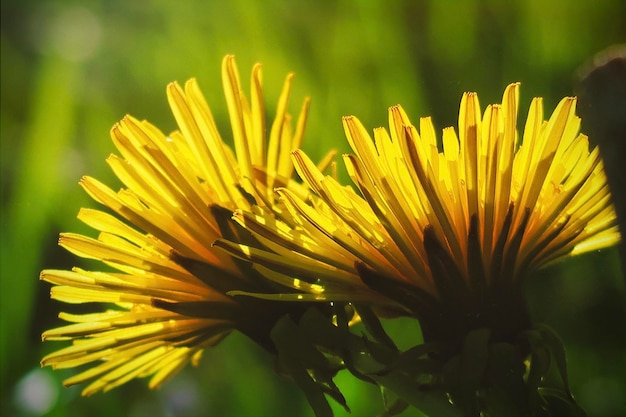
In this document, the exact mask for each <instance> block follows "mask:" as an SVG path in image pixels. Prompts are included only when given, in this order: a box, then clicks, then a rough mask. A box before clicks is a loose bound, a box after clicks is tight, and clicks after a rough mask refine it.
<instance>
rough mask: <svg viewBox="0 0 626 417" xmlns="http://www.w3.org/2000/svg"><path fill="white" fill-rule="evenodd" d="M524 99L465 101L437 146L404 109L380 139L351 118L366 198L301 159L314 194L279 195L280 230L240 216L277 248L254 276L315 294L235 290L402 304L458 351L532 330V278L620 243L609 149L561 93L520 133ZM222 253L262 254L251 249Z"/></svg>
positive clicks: (513, 92)
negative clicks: (598, 143) (468, 343)
mask: <svg viewBox="0 0 626 417" xmlns="http://www.w3.org/2000/svg"><path fill="white" fill-rule="evenodd" d="M518 102H519V84H511V85H509V86H508V87H507V88H506V90H505V92H504V95H503V99H502V103H501V104H495V105H490V106H488V107H487V108H486V110H485V111H484V113H482V114H481V109H480V105H479V102H478V96H477V95H476V94H475V93H466V94H464V95H463V98H462V100H461V105H460V111H459V126H458V135H457V132H455V130H454V128H446V129H444V130H443V136H442V138H441V141H440V142H438V140H437V136H436V134H435V128H434V126H433V123H432V121H431V119H430V118H422V119H420V121H419V128H418V127H417V126H414V125H413V124H412V123H411V121H410V120H409V118H408V116H407V114H406V113H405V112H404V110H403V109H402V107H400V106H395V107H392V108H390V109H389V129H388V130H387V129H385V128H378V129H375V130H374V135H373V138H372V137H371V136H370V135H369V134H368V132H367V130H366V129H365V128H364V127H363V125H362V124H361V123H360V122H359V120H358V119H357V118H356V117H345V118H344V119H343V127H344V131H345V135H346V137H347V139H348V142H349V144H350V146H351V147H352V150H353V152H354V153H353V154H348V155H344V156H343V160H344V162H345V165H346V168H347V172H348V174H349V176H350V178H351V179H352V181H353V182H354V184H356V186H357V188H358V192H356V191H355V190H354V189H353V188H352V187H350V186H343V185H341V184H339V182H338V181H337V180H336V179H335V178H334V177H332V176H329V175H325V174H324V173H323V172H322V171H321V170H319V169H318V168H317V167H316V166H315V165H314V164H313V163H312V162H311V161H310V159H309V158H308V157H307V156H306V154H305V153H304V152H302V151H300V150H298V151H296V152H294V153H293V161H294V164H295V167H296V170H297V171H298V174H299V175H300V177H301V178H302V179H303V180H304V182H305V184H307V185H308V186H309V187H310V189H311V190H312V192H311V193H309V194H308V195H306V196H305V197H304V198H302V196H299V195H297V194H296V193H294V192H293V191H292V190H289V189H287V188H279V189H278V190H277V192H278V194H279V196H280V199H281V203H282V205H281V206H280V210H281V217H280V222H281V223H280V224H279V225H278V226H276V225H274V226H272V227H268V223H269V222H272V223H274V222H276V220H274V219H270V220H268V219H267V218H266V217H264V216H263V215H261V214H257V213H251V212H248V211H246V210H238V211H237V212H236V213H235V215H234V219H235V220H236V221H237V222H238V223H240V224H241V225H243V226H244V227H246V228H247V229H248V230H250V231H251V232H252V233H253V234H255V235H256V236H257V237H258V238H259V240H260V241H262V242H271V244H270V246H269V247H270V249H271V250H272V251H273V252H269V251H267V253H266V254H265V255H264V254H262V253H260V252H258V250H257V254H256V256H255V258H254V259H252V261H253V262H254V263H255V264H256V268H257V269H259V270H262V271H263V272H265V273H266V276H268V277H269V278H270V279H275V280H276V281H278V282H280V283H281V284H286V283H288V282H289V281H290V280H291V283H292V284H291V286H292V287H293V288H296V289H302V288H304V287H303V285H302V282H307V283H309V284H311V285H313V284H314V285H315V289H316V290H315V291H312V292H309V294H300V295H294V294H281V295H274V296H272V295H268V294H254V293H250V292H245V291H236V292H234V294H239V295H241V294H245V295H254V296H256V297H264V298H274V299H279V298H281V297H282V298H289V299H297V297H300V298H301V299H305V300H316V299H317V300H343V301H353V302H356V301H361V302H370V303H373V304H378V305H380V306H391V307H393V308H395V309H396V311H397V307H398V305H400V306H401V307H402V308H403V309H404V312H405V313H408V314H411V315H414V316H416V317H417V318H419V320H420V323H421V325H422V330H423V333H424V337H425V339H426V340H436V341H443V342H447V343H449V344H451V345H454V346H458V345H459V344H460V343H462V340H463V337H464V336H465V335H466V334H467V333H468V332H469V331H471V330H472V329H476V328H482V327H487V328H490V329H491V330H492V331H493V334H494V336H493V337H494V338H495V339H496V340H507V341H510V340H511V339H512V338H514V337H515V336H516V334H517V333H518V332H519V331H521V330H525V329H527V328H528V327H527V326H528V325H529V323H528V321H529V320H528V317H527V313H526V307H525V305H524V302H523V299H522V298H523V296H522V290H521V286H522V284H523V282H524V280H525V278H526V277H527V276H528V275H529V273H531V272H532V271H535V270H537V269H539V268H543V267H545V266H547V265H549V264H552V263H554V262H557V261H559V260H561V259H564V258H566V257H569V256H572V255H576V254H579V253H583V252H589V251H592V250H596V249H600V248H604V247H608V246H611V245H614V244H616V243H617V242H618V241H619V239H620V235H619V232H618V230H617V226H616V218H615V213H614V209H613V206H612V204H611V198H610V195H609V190H608V186H607V181H606V177H605V174H604V171H603V166H602V162H601V160H600V157H599V153H598V149H593V150H591V151H590V150H589V143H588V138H587V137H586V136H585V135H584V134H580V133H579V128H580V119H579V118H578V117H577V116H576V115H575V106H576V99H575V98H571V97H570V98H564V99H563V100H562V101H561V102H560V103H559V104H558V106H557V107H556V109H555V110H554V112H553V113H552V115H551V117H550V118H549V119H548V120H547V121H546V120H544V116H543V102H542V99H540V98H536V99H534V100H533V101H532V103H531V105H530V109H529V112H528V118H527V120H526V123H525V126H524V129H523V134H522V135H521V137H518V127H517V114H518ZM276 242H280V245H282V246H283V247H284V248H287V249H288V251H289V252H296V254H293V255H290V254H289V253H286V252H285V250H283V249H281V248H276V246H277V244H276ZM309 242H314V243H309ZM216 245H218V246H220V247H222V248H224V249H225V250H227V251H228V252H229V253H231V254H233V255H235V256H239V257H241V258H244V259H248V260H250V259H251V258H250V256H248V254H249V251H250V250H251V249H250V248H248V247H246V246H245V245H242V244H233V243H231V242H227V241H225V240H219V241H218V242H216ZM275 252H279V253H282V254H284V256H283V259H282V260H278V261H277V260H276V259H275V257H274V253H275ZM310 265H314V267H311V266H310ZM331 270H332V271H333V272H332V273H329V271H331ZM372 290H373V291H374V292H375V293H376V294H377V296H375V295H372V293H371V291H372Z"/></svg>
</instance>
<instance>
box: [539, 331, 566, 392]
mask: <svg viewBox="0 0 626 417" xmlns="http://www.w3.org/2000/svg"><path fill="white" fill-rule="evenodd" d="M535 327H536V328H537V330H538V331H539V333H540V334H541V336H542V337H543V341H544V342H545V344H546V345H547V347H548V349H549V350H550V353H551V354H552V357H553V358H554V360H555V362H556V366H557V368H558V370H559V374H560V375H561V379H562V380H563V386H564V388H565V392H566V393H567V395H569V396H570V398H573V397H572V392H571V390H570V387H569V379H568V375H567V358H566V356H565V346H564V345H563V341H561V338H560V337H559V335H558V334H556V332H555V331H554V330H553V329H551V328H550V327H548V326H547V325H545V324H538V325H537V326H535Z"/></svg>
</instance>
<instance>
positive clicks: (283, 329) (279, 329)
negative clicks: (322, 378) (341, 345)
mask: <svg viewBox="0 0 626 417" xmlns="http://www.w3.org/2000/svg"><path fill="white" fill-rule="evenodd" d="M271 338H272V341H273V342H274V344H275V345H276V348H277V349H278V363H279V366H281V369H282V370H283V371H284V372H285V373H286V374H287V375H289V376H290V377H291V378H293V380H294V382H295V383H296V384H297V385H298V387H299V388H300V389H301V390H302V391H303V392H304V395H305V396H306V398H307V400H308V402H309V404H310V405H311V408H312V409H313V412H314V413H315V415H316V416H317V417H326V416H329V417H332V415H333V411H332V409H331V407H330V405H329V404H328V401H327V400H326V397H325V396H324V390H323V389H322V388H321V387H320V385H319V384H318V383H317V382H315V381H314V380H313V378H311V376H310V375H309V372H308V371H307V367H308V366H310V365H311V364H313V367H316V365H318V364H319V357H318V356H317V355H316V353H318V354H319V352H317V351H315V349H313V347H312V346H310V349H308V348H307V346H306V344H305V343H304V342H303V341H302V340H301V339H300V337H299V331H298V327H297V326H296V324H295V323H294V322H293V321H292V320H291V318H290V317H289V316H287V315H285V316H284V317H283V318H282V319H280V320H279V321H278V322H277V323H276V325H275V326H274V328H273V329H272V333H271ZM305 364H307V365H308V366H306V365H305Z"/></svg>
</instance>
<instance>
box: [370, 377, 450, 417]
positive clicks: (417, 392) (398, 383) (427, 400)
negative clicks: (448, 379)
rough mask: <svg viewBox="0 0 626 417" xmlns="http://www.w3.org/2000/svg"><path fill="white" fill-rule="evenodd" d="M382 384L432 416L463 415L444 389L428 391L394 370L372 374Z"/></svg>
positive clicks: (448, 416)
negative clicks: (449, 399)
mask: <svg viewBox="0 0 626 417" xmlns="http://www.w3.org/2000/svg"><path fill="white" fill-rule="evenodd" d="M372 378H373V379H374V380H375V381H376V382H377V383H378V384H379V385H381V386H383V387H385V388H387V389H389V390H391V391H393V392H394V393H395V394H396V395H397V396H398V397H399V398H401V399H402V400H404V401H406V402H408V403H409V404H411V405H412V406H413V407H415V408H417V409H418V410H420V411H422V412H423V413H424V414H426V415H428V416H430V417H437V416H442V417H443V416H445V417H457V416H459V417H460V416H461V415H462V413H461V411H460V410H459V409H458V408H456V407H455V406H454V405H453V404H451V403H450V402H449V401H448V398H447V396H446V394H445V393H444V392H443V391H439V390H437V391H427V390H424V389H422V388H421V387H420V386H419V384H418V383H417V382H416V381H414V380H412V379H411V378H409V377H408V376H406V375H404V374H402V373H400V372H398V371H394V372H391V373H389V374H387V375H372Z"/></svg>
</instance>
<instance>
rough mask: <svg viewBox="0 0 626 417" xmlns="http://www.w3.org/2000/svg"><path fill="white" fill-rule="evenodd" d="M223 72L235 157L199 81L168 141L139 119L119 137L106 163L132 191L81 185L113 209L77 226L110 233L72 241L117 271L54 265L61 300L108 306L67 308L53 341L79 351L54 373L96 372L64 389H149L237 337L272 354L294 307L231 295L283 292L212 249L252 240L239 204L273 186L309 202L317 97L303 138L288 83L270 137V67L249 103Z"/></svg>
mask: <svg viewBox="0 0 626 417" xmlns="http://www.w3.org/2000/svg"><path fill="white" fill-rule="evenodd" d="M222 77H223V86H224V93H225V96H226V102H227V106H228V113H229V115H230V122H231V127H232V136H233V140H234V145H235V146H234V147H235V150H234V152H233V151H232V149H231V148H230V147H229V146H228V145H227V144H226V143H225V142H224V140H223V139H222V137H221V136H220V133H219V132H218V129H217V126H216V123H215V121H214V119H213V116H212V114H211V111H210V110H209V106H208V105H207V103H206V101H205V99H204V97H203V95H202V93H201V91H200V89H199V87H198V84H197V82H196V80H194V79H191V80H189V81H188V82H187V83H186V84H185V86H184V89H183V88H181V86H179V85H178V84H177V83H172V84H170V85H168V87H167V97H168V100H169V104H170V107H171V109H172V112H173V115H174V117H175V119H176V121H177V123H178V127H179V130H178V131H175V132H173V133H171V134H170V135H164V134H163V133H161V131H160V130H159V129H157V128H156V127H155V126H153V125H151V124H149V123H148V122H146V121H139V120H137V119H135V118H133V117H130V116H127V117H125V118H124V119H123V120H122V121H120V122H119V123H118V124H117V125H115V126H114V127H113V129H112V131H111V137H112V139H113V141H114V143H115V145H116V147H117V149H118V150H119V152H120V155H121V156H117V155H112V156H110V157H109V158H108V160H107V162H108V163H109V165H110V166H111V168H112V170H113V171H114V173H115V174H116V176H117V177H118V178H119V179H120V180H121V182H122V183H123V188H122V189H121V190H119V191H118V192H115V191H113V190H112V189H111V188H109V187H107V186H106V185H104V184H102V183H101V182H99V181H98V180H96V179H94V178H91V177H84V178H83V179H82V180H81V181H80V184H81V186H82V187H83V188H84V189H85V190H86V192H87V193H88V194H89V195H90V196H91V197H92V198H93V199H94V200H95V201H97V202H99V203H101V204H102V205H104V206H106V207H107V208H108V209H109V210H110V211H112V212H113V213H114V214H110V212H105V211H100V210H94V209H82V210H81V211H80V213H79V216H78V217H79V219H80V220H82V221H83V222H85V223H86V224H87V225H89V226H90V227H93V228H94V229H96V230H97V231H98V232H99V235H98V237H97V238H96V239H94V238H91V237H86V236H82V235H78V234H73V233H63V234H61V236H60V245H61V246H63V247H64V248H66V249H67V250H69V251H70V252H72V253H74V254H76V255H78V256H80V257H83V258H88V259H95V260H99V261H102V262H103V263H104V264H106V266H107V267H108V268H107V269H106V270H105V271H95V272H94V271H88V270H84V269H81V268H74V269H73V270H71V271H64V270H45V271H43V272H42V274H41V278H42V279H43V280H45V281H48V282H50V283H52V284H54V286H53V287H52V289H51V297H52V298H53V299H56V300H59V301H62V302H65V303H70V304H85V303H94V302H97V303H106V304H107V305H109V306H110V307H109V308H108V309H106V310H105V311H102V312H94V313H90V314H70V313H61V314H60V317H61V318H62V319H63V320H66V321H68V322H70V323H71V324H69V325H66V326H64V327H59V328H56V329H52V330H48V331H46V332H45V333H44V334H43V336H42V337H43V339H44V340H66V341H67V340H71V341H72V344H71V345H70V346H69V347H66V348H63V349H61V350H58V351H56V352H53V353H51V354H50V355H48V356H46V357H45V358H44V359H43V360H42V365H44V366H46V365H49V366H52V367H53V368H55V369H60V368H74V367H79V366H83V365H84V366H85V367H86V369H85V370H83V371H82V372H80V373H78V374H77V375H75V376H72V377H71V378H69V379H67V380H66V381H65V384H66V385H73V384H77V383H84V382H90V384H89V385H88V386H87V387H86V388H85V389H84V391H83V394H84V395H90V394H93V393H95V392H97V391H107V390H109V389H112V388H114V387H116V386H119V385H121V384H123V383H125V382H127V381H129V380H131V379H133V378H136V377H148V376H150V377H151V379H150V384H149V385H150V386H151V387H157V386H159V385H161V384H162V383H163V382H164V381H165V380H167V379H168V378H170V377H171V376H172V375H174V374H175V373H176V371H178V370H179V369H180V368H182V367H183V366H184V365H186V364H187V363H189V362H192V363H194V364H195V363H196V362H197V361H198V359H199V358H200V355H201V353H202V351H203V349H204V348H206V347H209V346H212V345H215V344H216V343H218V342H219V341H220V340H222V339H223V338H224V337H225V336H226V335H227V334H228V333H229V332H231V331H232V330H234V329H236V330H240V331H242V332H243V333H244V334H246V335H248V336H249V337H250V338H251V339H253V340H255V341H256V342H258V343H259V344H261V345H262V346H264V347H266V348H268V349H271V348H272V345H271V341H270V339H269V335H268V332H269V329H271V327H272V325H273V323H274V322H275V320H276V319H277V318H278V317H281V316H282V315H284V314H285V313H288V312H289V311H290V307H289V306H287V305H286V304H277V305H268V304H267V303H264V304H263V305H260V304H259V302H258V301H259V300H255V302H250V301H252V300H251V299H248V300H245V299H243V298H241V299H234V298H232V297H230V296H228V295H226V293H227V292H228V291H230V290H234V289H238V290H247V291H270V290H276V288H275V284H273V283H271V282H269V281H264V280H263V279H260V278H259V276H258V274H255V273H252V272H251V271H248V270H246V267H245V266H242V265H240V264H238V263H237V262H236V261H234V260H233V259H232V258H231V257H230V256H228V255H227V254H225V253H224V252H222V251H217V250H215V249H214V248H212V246H211V245H212V243H213V241H215V240H216V239H218V238H221V237H228V238H230V239H235V240H237V239H240V240H241V241H246V240H245V238H246V235H245V234H242V235H238V233H241V231H240V230H237V229H236V228H234V227H233V225H232V224H229V222H230V220H229V218H230V216H231V213H232V211H233V210H235V209H236V208H242V209H247V210H250V209H251V207H252V205H255V206H257V207H258V209H259V210H262V209H263V207H264V206H266V205H269V206H271V205H272V204H274V197H273V195H274V194H273V188H274V187H275V186H281V187H286V188H287V189H292V190H294V192H295V193H300V194H301V193H303V192H304V191H303V190H306V189H304V188H302V186H301V185H300V184H298V183H296V182H295V181H293V180H291V179H290V178H291V176H292V172H293V165H292V163H291V159H290V153H291V151H293V150H294V149H297V148H298V147H299V145H300V141H301V139H302V136H303V133H304V126H305V122H306V116H307V111H308V99H306V100H305V101H304V104H303V106H302V109H301V112H300V115H299V118H298V119H297V122H296V125H295V129H293V128H292V122H291V116H290V115H289V114H288V112H287V107H288V100H289V95H290V90H291V80H292V75H289V76H288V77H287V79H286V81H285V83H284V86H283V90H282V93H281V95H280V98H279V102H278V106H277V109H276V116H275V118H274V121H273V123H272V125H271V127H270V129H269V130H270V133H269V140H268V139H267V136H268V135H266V130H267V129H266V126H265V123H266V120H265V109H264V101H263V94H262V89H261V82H262V76H261V67H260V65H258V64H257V65H256V66H254V68H253V70H252V76H251V97H250V101H248V100H247V99H246V97H245V95H244V93H243V91H242V88H241V84H240V80H239V75H238V71H237V68H236V64H235V61H234V58H233V57H232V56H227V57H226V58H225V59H224V61H223V66H222ZM248 269H249V268H248Z"/></svg>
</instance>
